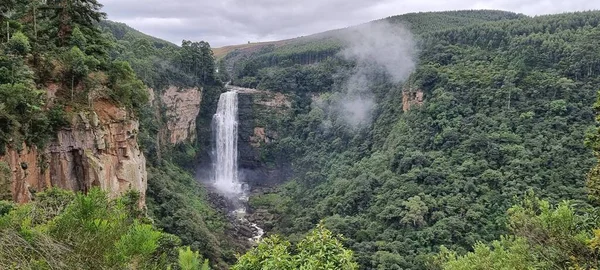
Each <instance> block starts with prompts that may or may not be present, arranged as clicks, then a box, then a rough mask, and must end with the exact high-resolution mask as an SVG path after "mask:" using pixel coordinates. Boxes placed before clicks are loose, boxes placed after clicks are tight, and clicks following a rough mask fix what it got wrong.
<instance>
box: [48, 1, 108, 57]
mask: <svg viewBox="0 0 600 270" xmlns="http://www.w3.org/2000/svg"><path fill="white" fill-rule="evenodd" d="M102 6H103V5H102V4H100V3H98V1H97V0H48V1H47V6H45V9H49V10H51V11H53V15H52V17H51V21H52V22H53V27H54V28H53V29H56V31H57V32H56V36H57V45H58V46H61V47H62V46H65V45H67V42H68V41H69V38H70V36H71V34H72V33H73V30H74V29H75V27H77V26H78V27H79V28H81V30H82V31H84V32H86V33H87V34H88V35H93V34H97V33H98V30H97V29H96V28H95V26H94V25H95V24H96V23H98V22H100V20H102V19H104V18H106V13H104V12H101V11H100V10H101V9H102Z"/></svg>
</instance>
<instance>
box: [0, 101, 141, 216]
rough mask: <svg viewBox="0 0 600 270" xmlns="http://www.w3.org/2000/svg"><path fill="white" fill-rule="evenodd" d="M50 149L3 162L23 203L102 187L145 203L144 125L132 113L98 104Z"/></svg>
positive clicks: (11, 153) (15, 154) (11, 152)
mask: <svg viewBox="0 0 600 270" xmlns="http://www.w3.org/2000/svg"><path fill="white" fill-rule="evenodd" d="M71 123H72V125H71V127H70V128H66V129H62V130H60V131H59V132H58V134H57V138H56V139H55V140H53V141H52V142H51V143H50V145H49V146H48V147H47V148H46V149H37V148H28V147H24V148H23V150H21V151H18V150H17V149H12V148H9V149H7V152H6V155H4V156H2V157H0V161H3V162H4V163H7V164H8V166H9V168H10V171H11V172H10V182H11V194H12V198H13V200H14V201H16V202H19V203H24V202H28V201H29V200H31V197H32V194H33V193H35V192H38V191H42V190H44V189H46V188H49V187H60V188H64V189H68V190H74V191H84V192H85V191H87V190H88V189H90V188H91V187H100V188H102V189H103V190H105V191H107V192H108V193H109V194H110V195H111V196H113V197H116V196H118V195H121V194H123V193H124V192H126V191H127V190H130V189H133V190H137V191H139V192H140V194H141V198H142V200H141V203H142V204H143V203H144V199H145V191H146V185H147V181H146V180H147V173H146V159H145V157H144V154H143V153H142V152H141V151H140V149H139V146H138V143H137V133H138V129H139V123H138V122H137V121H136V120H133V119H131V118H130V117H129V116H128V115H127V111H126V110H125V109H123V108H118V107H116V106H115V105H113V104H112V103H110V102H107V101H97V102H95V103H94V108H93V110H92V111H89V112H79V113H77V114H75V115H73V119H72V120H71Z"/></svg>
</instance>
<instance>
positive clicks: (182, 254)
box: [178, 247, 209, 270]
mask: <svg viewBox="0 0 600 270" xmlns="http://www.w3.org/2000/svg"><path fill="white" fill-rule="evenodd" d="M201 258H202V257H201V256H200V254H198V251H192V250H191V249H190V247H185V248H180V249H179V257H178V263H179V267H180V268H181V270H209V267H208V260H204V262H203V263H202V265H200V261H201V260H202V259H201Z"/></svg>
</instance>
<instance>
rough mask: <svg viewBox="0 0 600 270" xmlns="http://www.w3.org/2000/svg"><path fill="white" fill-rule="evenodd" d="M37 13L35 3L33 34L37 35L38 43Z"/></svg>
mask: <svg viewBox="0 0 600 270" xmlns="http://www.w3.org/2000/svg"><path fill="white" fill-rule="evenodd" d="M36 17H37V13H36V6H35V4H34V6H33V35H34V37H35V42H36V43H37V20H36Z"/></svg>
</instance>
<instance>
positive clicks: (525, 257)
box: [439, 194, 600, 269]
mask: <svg viewBox="0 0 600 270" xmlns="http://www.w3.org/2000/svg"><path fill="white" fill-rule="evenodd" d="M582 212H583V214H577V213H575V210H574V208H573V204H571V203H569V202H562V203H560V204H558V205H557V206H556V207H553V206H551V205H550V203H549V202H548V201H544V200H540V199H538V198H536V197H534V196H533V195H532V194H529V195H528V196H527V197H526V198H525V199H523V201H522V202H521V203H520V204H518V205H515V206H513V207H512V208H511V209H510V210H509V211H508V213H509V228H510V231H511V236H507V237H503V238H501V240H500V241H494V242H492V245H491V246H492V247H491V248H490V247H489V246H487V245H485V244H483V243H477V244H476V245H475V246H474V247H473V249H474V251H473V252H469V253H467V254H465V255H463V256H459V255H457V254H456V253H455V252H450V251H448V250H447V249H445V248H442V251H441V252H440V255H439V258H441V262H442V265H443V268H444V269H596V268H597V267H598V266H599V264H598V262H599V261H600V256H599V255H598V253H597V250H596V249H595V245H594V244H593V243H594V240H596V239H597V238H596V236H595V233H594V232H595V231H596V230H594V228H597V227H598V226H599V225H600V223H598V221H597V217H596V216H594V213H595V212H594V211H593V210H591V209H586V211H582ZM590 218H593V220H590ZM593 231H594V232H593Z"/></svg>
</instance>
